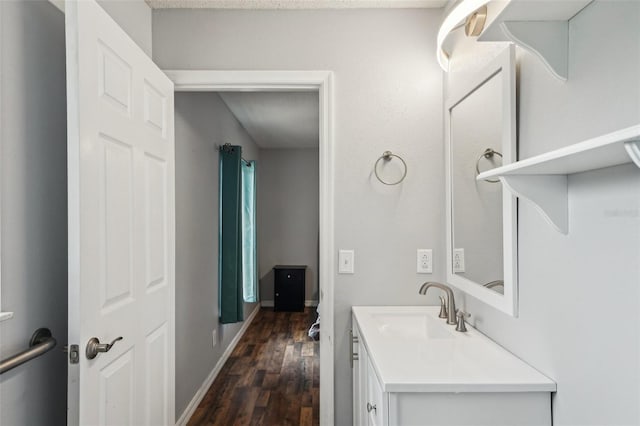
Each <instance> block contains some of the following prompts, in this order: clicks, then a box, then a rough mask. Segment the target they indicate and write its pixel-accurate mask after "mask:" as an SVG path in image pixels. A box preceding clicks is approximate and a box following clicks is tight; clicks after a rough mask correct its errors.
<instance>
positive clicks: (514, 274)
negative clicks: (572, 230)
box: [444, 44, 518, 317]
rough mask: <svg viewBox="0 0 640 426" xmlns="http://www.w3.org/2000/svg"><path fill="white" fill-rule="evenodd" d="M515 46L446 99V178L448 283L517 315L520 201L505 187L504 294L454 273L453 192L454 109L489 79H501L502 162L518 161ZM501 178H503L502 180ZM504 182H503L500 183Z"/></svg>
mask: <svg viewBox="0 0 640 426" xmlns="http://www.w3.org/2000/svg"><path fill="white" fill-rule="evenodd" d="M515 65H516V62H515V47H514V45H513V44H510V45H509V46H508V47H507V48H506V49H505V50H504V51H502V52H501V53H500V54H499V55H498V56H497V57H496V58H495V59H494V60H492V61H491V63H489V65H487V66H486V67H485V68H483V69H482V70H481V71H480V72H478V73H474V74H473V76H472V77H471V78H470V79H469V80H468V81H466V82H465V84H463V85H462V87H460V88H458V89H456V90H454V93H453V94H452V96H450V97H448V98H447V100H446V102H445V117H444V118H445V120H444V122H445V181H446V188H445V194H446V222H447V226H446V232H447V235H446V242H447V256H446V257H447V265H446V279H447V283H449V284H451V285H452V286H454V287H456V288H457V289H459V290H461V291H463V292H465V293H466V294H468V295H470V296H472V297H474V298H476V299H478V300H480V301H481V302H484V303H486V304H487V305H490V306H493V307H494V308H496V309H498V310H500V311H502V312H504V313H506V314H508V315H511V316H514V317H517V316H518V240H517V239H518V235H517V229H518V228H517V222H518V219H517V212H518V210H517V200H516V197H515V196H514V195H512V194H511V192H510V191H507V190H506V188H504V186H503V187H502V242H503V244H502V245H503V265H504V271H503V279H504V294H500V293H497V292H495V291H490V290H488V289H486V288H484V287H483V286H482V284H479V283H476V282H474V281H471V280H470V279H468V278H465V277H462V276H460V275H457V274H455V273H454V272H453V244H454V243H453V223H452V221H453V217H452V213H453V212H452V202H453V194H452V192H451V190H452V187H451V184H452V183H451V160H452V159H451V148H452V144H451V111H452V110H453V108H455V107H456V106H457V105H459V104H460V103H461V102H463V101H464V100H465V99H466V98H467V97H468V96H470V95H471V94H472V93H474V92H475V91H476V90H477V89H478V88H480V87H481V86H482V85H483V84H485V83H486V82H487V81H489V80H490V79H492V78H494V77H496V76H500V77H501V78H502V84H501V87H502V143H501V148H502V161H503V163H502V164H508V163H512V162H514V161H516V69H515ZM501 180H502V179H501ZM500 184H501V185H502V182H501V183H500Z"/></svg>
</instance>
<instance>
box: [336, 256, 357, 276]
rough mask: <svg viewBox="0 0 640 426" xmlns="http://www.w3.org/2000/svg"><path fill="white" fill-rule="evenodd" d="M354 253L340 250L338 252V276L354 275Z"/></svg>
mask: <svg viewBox="0 0 640 426" xmlns="http://www.w3.org/2000/svg"><path fill="white" fill-rule="evenodd" d="M354 257H355V254H354V251H353V250H340V251H339V252H338V273H339V274H353V273H354V267H353V262H354V260H355V259H354Z"/></svg>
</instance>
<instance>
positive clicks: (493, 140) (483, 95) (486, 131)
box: [450, 73, 504, 294]
mask: <svg viewBox="0 0 640 426" xmlns="http://www.w3.org/2000/svg"><path fill="white" fill-rule="evenodd" d="M499 76H500V73H497V74H494V76H493V77H491V78H489V79H488V80H487V81H486V82H485V83H484V84H482V85H480V86H478V87H477V88H476V90H474V91H473V92H471V93H470V94H469V95H468V96H467V97H466V98H465V99H464V100H462V101H461V102H459V103H458V104H457V105H456V106H455V107H454V108H452V109H451V112H450V114H451V118H450V120H451V121H450V123H451V124H450V132H451V144H450V149H451V189H452V194H451V204H452V205H451V214H452V230H451V231H452V239H453V245H452V250H453V253H452V263H453V265H452V268H453V273H454V274H456V275H459V276H462V277H465V278H467V279H468V280H470V281H472V282H474V283H476V284H478V285H481V286H484V287H485V288H487V289H489V290H492V291H495V292H498V293H500V294H503V293H504V284H503V283H504V281H503V280H504V276H503V273H504V272H503V271H504V267H503V258H504V257H503V234H502V228H503V225H502V210H503V204H502V184H500V183H499V181H494V182H488V181H476V175H477V173H478V172H483V171H485V170H488V169H492V168H494V167H498V166H500V165H502V158H501V156H502V155H501V154H500V151H501V150H502V147H501V145H502V139H503V138H502V129H503V126H502V119H503V105H502V98H503V97H502V96H501V91H502V83H501V81H500V78H498V77H499Z"/></svg>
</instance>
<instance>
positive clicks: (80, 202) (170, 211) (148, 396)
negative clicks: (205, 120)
mask: <svg viewBox="0 0 640 426" xmlns="http://www.w3.org/2000/svg"><path fill="white" fill-rule="evenodd" d="M66 31H67V96H68V99H67V107H68V139H69V141H68V170H69V176H68V186H69V342H70V344H78V345H79V349H80V362H79V363H78V364H70V366H69V386H68V389H69V397H68V401H69V416H68V423H69V424H71V425H78V424H83V425H84V424H92V425H93V424H105V425H127V424H135V425H141V424H148V425H163V424H173V422H174V418H175V408H174V399H175V398H174V392H175V391H174V388H175V378H174V342H175V338H174V329H175V326H174V324H175V320H174V300H175V288H174V287H175V284H174V276H175V248H174V247H175V225H174V223H175V220H174V218H175V212H174V209H175V207H174V204H175V201H174V200H175V195H174V173H175V172H174V155H175V154H174V136H173V131H174V130H173V84H172V83H171V81H170V80H169V79H168V78H167V77H166V76H165V75H164V73H162V72H161V71H160V70H159V69H158V68H157V67H156V66H155V65H154V64H153V62H152V61H151V59H149V58H148V57H147V56H146V54H144V52H142V50H140V48H138V46H137V45H136V44H135V43H134V42H133V41H132V40H131V39H130V38H129V37H128V36H127V35H126V34H125V33H124V31H122V29H120V28H119V27H118V26H117V24H116V23H115V22H114V21H113V20H112V19H111V18H110V17H109V16H108V15H107V14H106V13H105V12H104V11H103V10H102V9H101V7H100V6H99V5H98V4H97V3H95V1H93V0H83V1H77V2H76V1H68V2H67V4H66ZM94 336H95V337H97V338H98V339H100V342H101V343H109V342H111V341H112V340H113V339H115V338H116V337H119V336H122V337H123V340H121V341H118V342H116V343H115V345H114V346H113V347H112V348H111V349H110V350H109V351H108V352H106V353H99V354H98V355H97V356H96V357H95V358H94V359H88V358H87V357H86V356H85V353H84V351H85V347H86V345H87V342H88V340H89V339H90V338H91V337H94Z"/></svg>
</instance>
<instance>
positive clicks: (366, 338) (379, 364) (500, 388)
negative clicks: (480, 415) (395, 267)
mask: <svg viewBox="0 0 640 426" xmlns="http://www.w3.org/2000/svg"><path fill="white" fill-rule="evenodd" d="M352 311H353V315H354V318H355V321H356V323H357V326H358V329H359V330H360V338H361V341H362V342H363V343H364V345H365V347H366V348H367V352H368V353H369V358H370V360H371V364H372V365H373V368H374V369H375V372H376V375H377V376H378V380H379V382H380V384H381V385H382V387H383V390H384V391H385V392H553V391H555V390H556V384H555V382H554V381H553V380H551V379H549V378H548V377H546V376H545V375H543V374H542V373H540V372H539V371H537V370H535V369H534V368H533V367H531V366H529V365H528V364H526V363H525V362H524V361H522V360H521V359H519V358H517V357H516V356H515V355H513V354H512V353H510V352H508V351H507V350H505V349H504V348H502V347H501V346H500V345H498V344H496V343H495V342H493V341H492V340H491V339H489V338H487V337H486V336H485V335H483V334H482V333H480V332H478V331H477V330H475V329H474V328H473V327H471V326H469V325H467V329H468V331H467V332H466V333H461V332H458V331H455V326H454V325H448V324H446V321H445V320H444V319H441V318H438V312H439V311H440V308H439V307H436V306H354V307H353V308H352ZM354 326H355V324H354ZM523 338H526V336H523Z"/></svg>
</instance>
